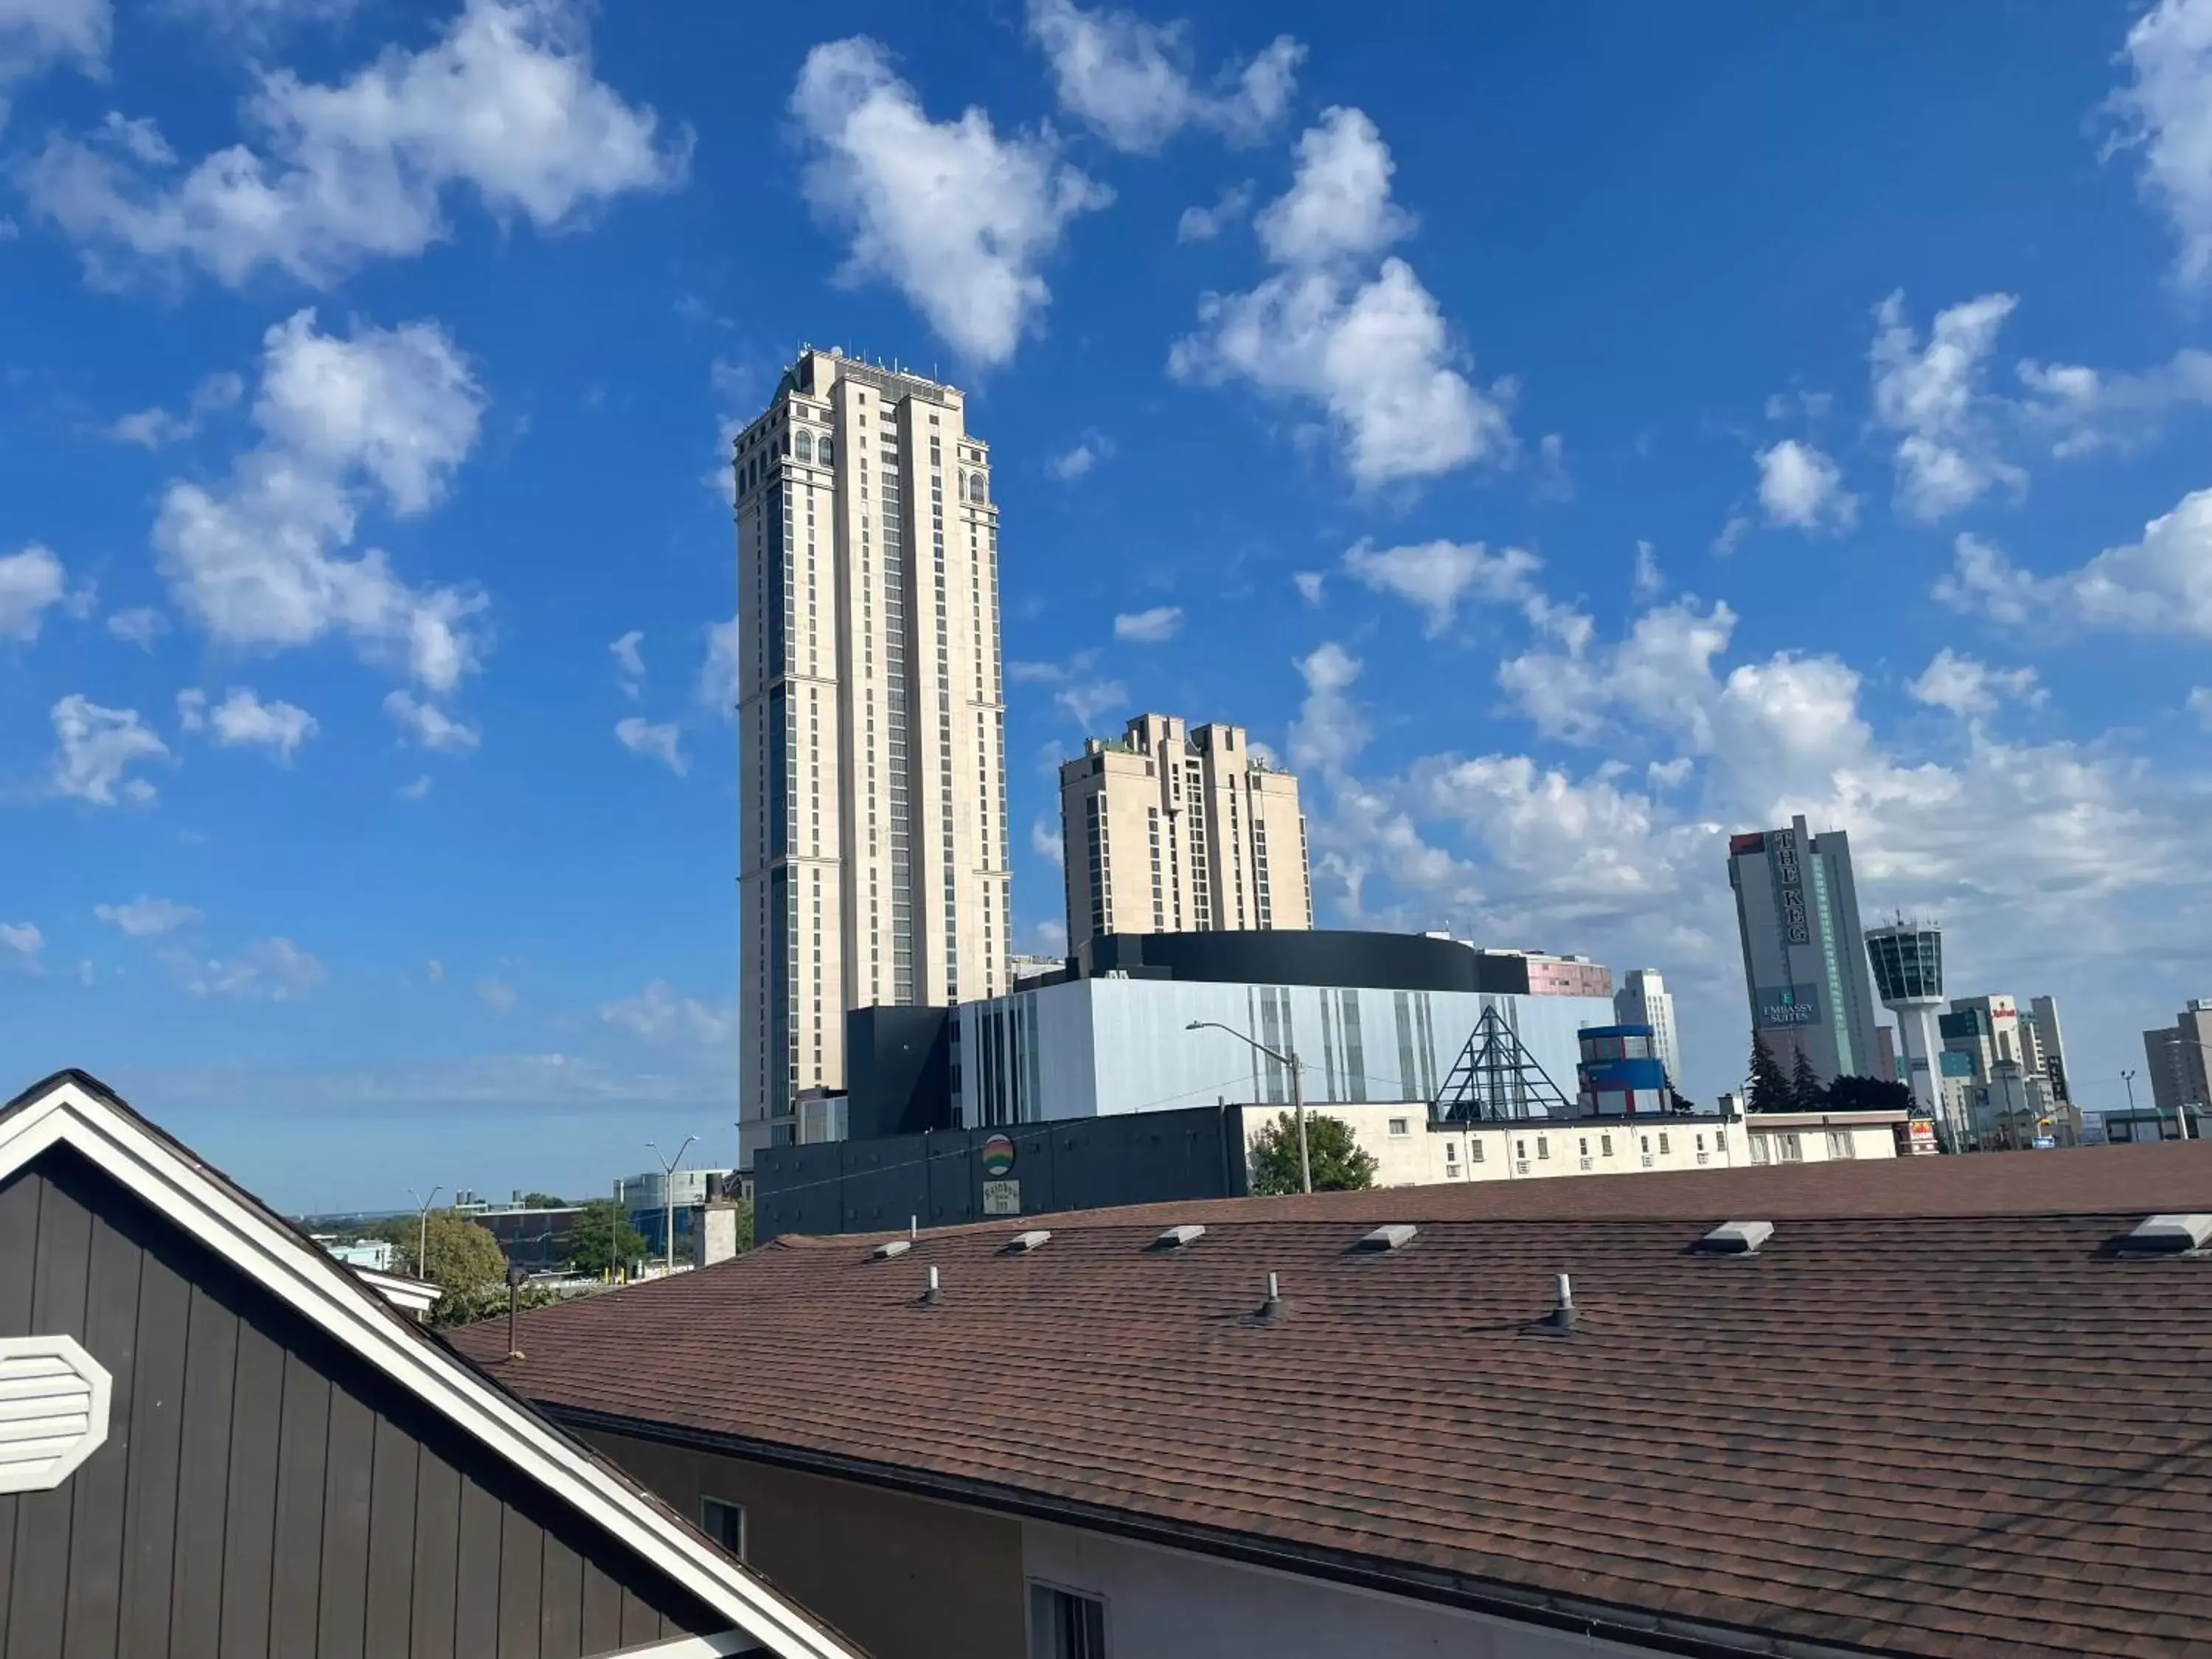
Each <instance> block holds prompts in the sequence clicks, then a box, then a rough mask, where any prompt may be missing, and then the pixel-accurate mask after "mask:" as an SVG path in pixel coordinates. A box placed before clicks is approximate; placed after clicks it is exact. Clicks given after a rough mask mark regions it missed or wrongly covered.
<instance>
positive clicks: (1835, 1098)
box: [1828, 1077, 1912, 1112]
mask: <svg viewBox="0 0 2212 1659" xmlns="http://www.w3.org/2000/svg"><path fill="white" fill-rule="evenodd" d="M1828 1109H1829V1110H1830V1111H1832V1112H1909V1111H1911V1109H1912V1091H1911V1089H1910V1088H1908V1087H1907V1086H1906V1085H1904V1084H1902V1083H1892V1082H1891V1081H1890V1080H1889V1079H1887V1078H1884V1077H1839V1078H1838V1079H1836V1080H1835V1081H1834V1082H1833V1083H1832V1084H1830V1085H1828Z"/></svg>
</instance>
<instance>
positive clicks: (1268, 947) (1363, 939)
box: [1076, 927, 1528, 993]
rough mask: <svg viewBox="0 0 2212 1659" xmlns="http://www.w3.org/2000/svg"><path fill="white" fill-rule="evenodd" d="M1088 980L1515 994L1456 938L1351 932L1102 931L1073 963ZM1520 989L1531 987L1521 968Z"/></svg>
mask: <svg viewBox="0 0 2212 1659" xmlns="http://www.w3.org/2000/svg"><path fill="white" fill-rule="evenodd" d="M1076 961H1077V963H1078V964H1079V967H1080V969H1081V970H1082V972H1083V975H1084V976H1085V978H1093V977H1096V976H1097V975H1102V974H1108V973H1122V974H1127V975H1131V976H1132V977H1134V978H1146V977H1152V978H1159V979H1182V980H1200V981H1214V982H1219V983H1227V984H1240V985H1349V986H1364V987H1372V988H1376V989H1381V990H1386V991H1477V990H1480V991H1491V990H1512V989H1515V988H1516V987H1513V986H1510V985H1483V984H1478V983H1477V982H1476V981H1477V977H1478V966H1477V962H1478V959H1477V957H1476V955H1475V953H1474V951H1472V950H1470V949H1468V947H1467V946H1466V945H1462V944H1460V943H1459V942H1458V941H1457V940H1455V939H1430V938H1428V937H1426V936H1425V935H1424V934H1420V933H1365V932H1359V931H1355V930H1351V929H1340V928H1328V927H1316V928H1312V929H1285V930H1282V931H1277V930H1274V929H1261V928H1247V929H1236V928H1231V929H1226V930H1220V931H1213V932H1208V933H1105V934H1102V935H1100V936H1099V937H1098V938H1097V939H1090V940H1088V941H1086V942H1085V945H1084V946H1083V948H1082V950H1081V951H1080V952H1079V954H1078V956H1077V957H1076ZM1517 988H1518V989H1519V990H1521V991H1522V992H1524V993H1525V992H1526V991H1527V990H1528V966H1527V964H1526V963H1522V964H1521V982H1520V985H1519V986H1518V987H1517Z"/></svg>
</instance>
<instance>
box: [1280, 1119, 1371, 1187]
mask: <svg viewBox="0 0 2212 1659" xmlns="http://www.w3.org/2000/svg"><path fill="white" fill-rule="evenodd" d="M1306 1149H1307V1152H1308V1154H1309V1155H1310V1157H1311V1158H1312V1160H1313V1184H1314V1190H1315V1191H1316V1192H1317V1193H1345V1192H1356V1191H1358V1190H1359V1189H1361V1188H1367V1187H1372V1186H1373V1185H1374V1184H1375V1155H1374V1154H1373V1153H1372V1152H1366V1151H1364V1150H1363V1149H1362V1148H1361V1146H1360V1145H1359V1143H1358V1141H1356V1140H1354V1139H1352V1127H1351V1126H1350V1125H1349V1124H1347V1123H1346V1122H1345V1121H1344V1120H1343V1119H1342V1118H1340V1117H1329V1116H1328V1115H1324V1114H1322V1113H1320V1112H1308V1113H1307V1114H1306ZM1252 1190H1253V1191H1254V1192H1255V1193H1265V1194H1279V1193H1295V1192H1297V1191H1298V1190H1299V1186H1298V1126H1297V1120H1296V1119H1295V1118H1293V1117H1292V1116H1291V1115H1290V1114H1289V1113H1288V1112H1285V1113H1283V1114H1282V1115H1280V1116H1279V1117H1278V1118H1277V1119H1276V1120H1275V1121H1273V1123H1270V1124H1268V1125H1267V1127H1265V1128H1263V1129H1261V1131H1260V1133H1258V1134H1256V1135H1255V1136H1254V1137H1253V1139H1252Z"/></svg>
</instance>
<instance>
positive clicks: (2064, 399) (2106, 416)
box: [2015, 346, 2212, 460]
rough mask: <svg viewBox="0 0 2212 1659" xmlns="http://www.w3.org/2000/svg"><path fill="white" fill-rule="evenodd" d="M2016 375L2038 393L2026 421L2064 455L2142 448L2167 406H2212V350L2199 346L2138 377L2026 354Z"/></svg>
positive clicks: (2027, 405) (2025, 410)
mask: <svg viewBox="0 0 2212 1659" xmlns="http://www.w3.org/2000/svg"><path fill="white" fill-rule="evenodd" d="M2015 372H2016V373H2017V374H2019V376H2020V379H2021V384H2022V385H2024V386H2026V387H2027V390H2028V392H2029V393H2030V394H2031V396H2030V397H2029V398H2027V400H2026V401H2024V402H2023V403H2022V404H2021V406H2020V415H2021V420H2022V422H2023V423H2024V424H2025V425H2026V426H2027V428H2029V429H2030V430H2031V431H2033V432H2035V433H2037V434H2038V435H2041V436H2044V437H2045V438H2047V439H2048V440H2049V441H2050V443H2051V454H2052V455H2053V456H2055V457H2057V459H2060V460H2071V459H2075V458H2076V457H2078V456H2082V455H2089V454H2093V453H2096V452H2097V451H2099V450H2101V449H2119V450H2127V449H2132V448H2135V447H2138V446H2139V445H2141V444H2143V443H2146V442H2148V441H2149V440H2150V439H2151V438H2152V437H2153V436H2154V435H2155V434H2156V433H2157V430H2158V427H2159V422H2160V418H2161V417H2162V416H2164V415H2165V414H2166V411H2167V410H2171V409H2173V408H2176V407H2178V406H2179V405H2182V404H2200V405H2201V404H2212V351H2199V350H2198V349H2196V348H2195V347H2194V346H2185V347H2184V348H2182V349H2180V350H2179V351H2177V352H2175V353H2174V354H2173V356H2172V358H2171V359H2169V360H2168V361H2167V362H2164V363H2160V364H2159V365H2158V366H2157V367H2155V368H2149V369H2146V370H2143V371H2142V372H2141V373H2136V374H2130V373H2125V372H2117V373H2116V372H2113V371H2111V370H2106V369H2097V368H2084V367H2083V366H2081V364H2078V363H2039V362H2033V361H2032V360H2027V359H2023V360H2022V361H2021V362H2020V363H2019V364H2018V365H2017V366H2016V369H2015Z"/></svg>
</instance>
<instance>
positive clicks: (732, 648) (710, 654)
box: [698, 617, 738, 720]
mask: <svg viewBox="0 0 2212 1659" xmlns="http://www.w3.org/2000/svg"><path fill="white" fill-rule="evenodd" d="M698 698H699V702H701V704H702V705H703V706H704V707H706V708H712V709H714V710H715V711H716V712H717V713H718V714H720V715H721V717H722V718H723V719H724V720H734V719H736V718H737V707H738V623H737V618H736V617H732V618H731V619H730V620H729V621H727V622H726V623H712V624H710V625H709V626H708V629H707V657H706V660H705V661H704V662H702V664H701V665H699V686H698Z"/></svg>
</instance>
